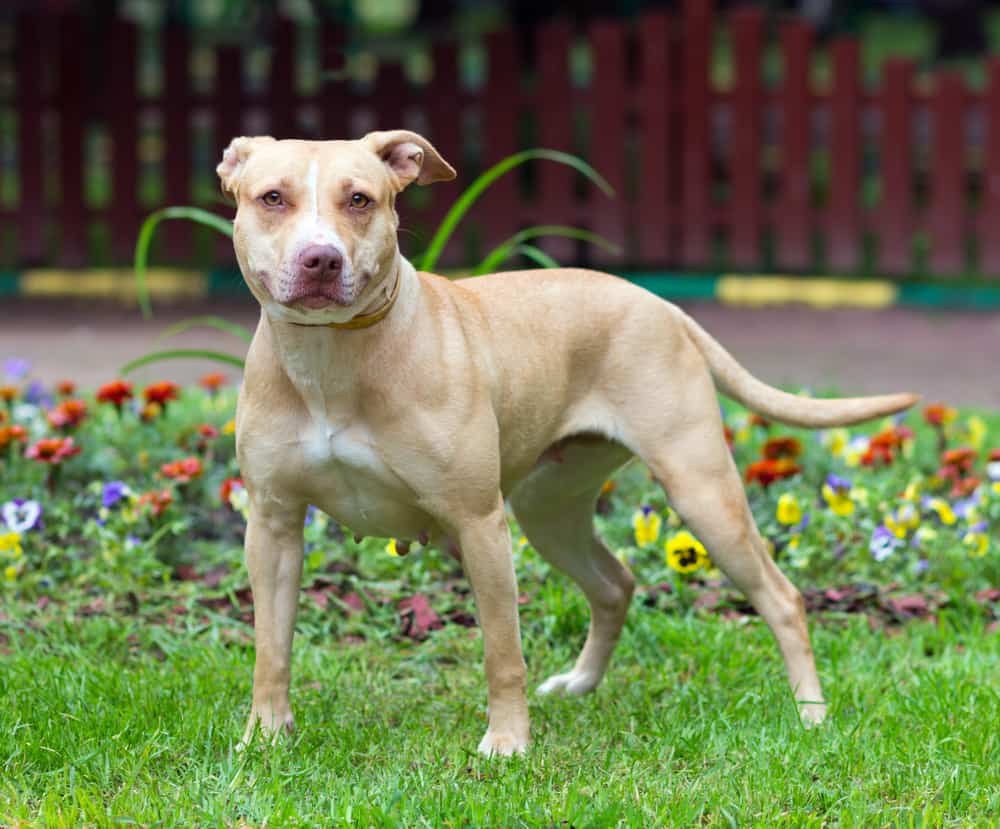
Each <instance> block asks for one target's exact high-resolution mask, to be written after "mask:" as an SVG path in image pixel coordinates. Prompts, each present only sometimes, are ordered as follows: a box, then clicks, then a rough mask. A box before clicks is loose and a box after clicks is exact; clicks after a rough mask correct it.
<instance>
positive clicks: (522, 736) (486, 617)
mask: <svg viewBox="0 0 1000 829" xmlns="http://www.w3.org/2000/svg"><path fill="white" fill-rule="evenodd" d="M458 536H459V546H460V547H461V551H462V563H463V565H464V567H465V572H466V575H467V576H468V578H469V582H470V583H471V585H472V591H473V593H474V595H475V598H476V606H477V607H478V609H479V623H480V625H481V626H482V630H483V649H484V651H485V656H486V685H487V700H488V705H489V726H488V728H487V730H486V735H485V736H484V737H483V739H482V741H481V742H480V743H479V751H480V752H481V753H483V754H485V755H487V756H489V755H492V754H502V755H509V754H514V753H515V752H523V751H524V750H525V749H526V748H527V746H528V733H529V728H528V702H527V699H526V697H525V691H524V687H525V673H526V672H525V666H524V657H523V656H522V655H521V631H520V626H519V624H518V617H517V582H516V580H515V576H514V559H513V555H512V551H511V541H510V528H509V527H508V526H507V517H506V514H505V513H504V509H503V501H502V500H500V501H499V505H498V507H497V509H496V510H495V511H494V512H493V513H490V514H489V515H487V516H485V517H479V518H476V519H474V520H467V521H464V522H462V523H461V524H460V526H459V530H458Z"/></svg>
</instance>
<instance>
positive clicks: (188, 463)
mask: <svg viewBox="0 0 1000 829" xmlns="http://www.w3.org/2000/svg"><path fill="white" fill-rule="evenodd" d="M201 473H202V467H201V460H200V459H199V458H195V457H191V458H184V459H183V460H179V461H173V462H171V463H165V464H163V466H161V467H160V474H161V475H162V476H163V477H164V478H170V479H171V480H174V481H177V483H179V484H186V483H188V482H189V481H191V480H192V479H194V478H199V477H201Z"/></svg>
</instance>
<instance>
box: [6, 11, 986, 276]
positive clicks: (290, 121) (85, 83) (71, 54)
mask: <svg viewBox="0 0 1000 829" xmlns="http://www.w3.org/2000/svg"><path fill="white" fill-rule="evenodd" d="M88 25H90V24H89V23H88V21H87V20H86V19H84V18H82V17H79V16H74V15H64V16H60V17H58V18H43V17H41V16H37V15H30V14H29V15H25V16H21V17H19V18H17V19H16V21H13V22H11V23H10V24H9V27H8V28H9V29H10V31H9V32H8V35H9V36H8V37H7V38H6V39H5V40H4V41H3V42H5V43H7V44H8V45H9V46H10V48H9V49H7V50H6V52H5V53H3V54H0V78H2V79H3V80H4V82H3V83H0V127H2V130H3V133H2V134H0V154H2V155H0V160H2V167H0V228H2V230H0V244H2V248H0V264H2V265H4V266H7V267H25V266H29V265H38V264H47V265H49V264H51V265H62V266H70V267H72V266H82V265H85V264H93V263H94V260H95V257H96V258H98V259H101V258H103V259H105V260H106V261H107V262H108V263H120V264H123V263H127V262H128V261H129V260H130V257H131V253H132V249H133V246H134V240H135V234H136V231H137V228H138V226H139V223H140V221H141V219H142V217H143V216H144V215H145V214H147V213H148V212H149V211H150V210H151V209H153V208H155V207H156V206H160V205H164V204H190V203H199V202H202V203H204V202H206V200H208V199H209V198H210V197H211V196H210V194H211V193H213V192H216V191H215V185H214V177H213V169H214V166H215V163H216V160H217V158H218V156H219V155H220V153H221V151H222V148H223V147H224V146H225V144H226V143H227V142H228V140H229V138H230V137H231V136H233V135H236V134H241V133H256V132H267V133H271V134H274V135H276V136H279V137H288V136H302V137H346V136H350V135H357V134H360V133H363V132H364V131H366V130H368V129H375V128H379V129H388V128H394V127H399V126H408V127H411V128H416V129H419V130H421V131H423V132H424V133H425V134H427V135H428V137H430V138H431V140H433V141H434V142H435V144H436V145H437V146H438V148H439V149H440V150H441V152H442V154H443V155H444V156H445V157H446V158H448V159H449V160H451V161H452V163H453V164H454V165H455V166H456V167H457V168H458V169H459V172H460V176H459V180H458V181H457V182H453V183H449V184H446V185H439V186H436V187H435V188H432V192H431V193H430V194H426V195H425V197H424V198H423V199H422V203H421V201H420V200H411V202H410V203H409V204H407V205H405V206H404V207H403V221H404V225H406V226H408V227H410V228H415V229H416V230H417V235H418V237H420V238H418V239H417V241H416V242H408V244H409V246H410V247H411V249H413V248H415V247H419V245H420V244H422V243H426V239H427V231H428V229H429V228H430V227H431V225H432V224H433V222H434V221H435V220H436V219H438V218H440V216H441V215H443V212H444V210H445V209H446V208H447V206H448V204H449V203H450V202H451V201H453V200H454V198H455V197H456V195H457V194H458V193H459V192H460V191H461V189H462V187H463V186H465V185H467V184H468V183H469V182H470V181H471V174H472V173H473V172H475V171H476V170H479V169H482V168H483V167H484V166H485V165H487V164H489V163H491V162H493V161H495V160H498V159H500V158H502V157H503V156H505V155H507V154H509V153H512V152H515V151H516V150H518V149H523V148H525V147H527V146H543V147H551V148H556V149H561V150H567V151H570V152H577V153H579V154H581V155H583V156H584V157H586V158H588V159H589V160H590V161H591V162H592V163H593V164H594V165H595V166H596V167H597V168H598V169H599V170H600V171H601V172H602V173H603V174H604V175H605V176H606V177H607V178H608V180H609V181H610V182H611V184H612V185H613V186H614V187H615V189H616V191H617V196H616V198H614V199H608V198H606V197H604V196H603V195H602V194H600V193H599V192H597V191H595V190H594V188H592V187H590V186H588V185H586V183H585V182H583V181H582V180H581V179H580V178H579V177H578V176H577V175H576V174H575V173H574V172H572V171H571V170H569V169H568V168H564V167H561V166H558V165H555V164H550V163H538V164H537V165H536V166H534V167H533V169H532V170H530V171H528V172H526V173H523V174H521V175H515V176H509V177H507V178H505V179H503V180H502V181H501V182H500V183H499V184H498V185H497V186H496V187H494V188H493V189H492V190H491V191H490V192H489V193H488V194H487V196H486V197H485V198H484V199H483V200H482V202H481V203H480V204H479V205H478V206H477V207H476V208H475V210H474V214H473V215H472V216H471V217H470V221H469V223H468V225H467V227H466V239H465V241H464V243H463V241H462V240H457V241H456V243H455V244H453V245H452V248H451V249H450V251H449V256H450V259H451V261H452V262H457V261H460V260H461V259H462V258H463V256H465V255H466V253H467V252H468V249H469V248H470V247H473V248H478V249H479V250H483V249H484V248H485V247H486V246H489V245H492V244H496V243H499V242H500V241H502V240H503V239H505V238H507V237H508V236H509V235H511V234H512V233H514V232H516V231H517V230H518V229H520V228H523V227H524V226H526V225H529V224H532V223H540V222H541V223H545V224H575V225H579V226H583V227H588V228H590V229H592V230H595V231H597V232H598V233H601V234H603V235H604V236H606V237H608V238H609V239H611V240H613V241H615V242H617V243H618V244H619V245H620V246H621V249H622V253H621V254H620V255H614V254H609V253H604V252H602V251H599V250H595V249H584V248H581V247H578V246H577V245H576V243H571V242H567V241H564V240H553V241H551V242H549V243H548V245H547V249H548V250H549V252H550V253H552V254H553V255H555V256H556V257H557V258H561V259H562V260H564V261H567V262H568V261H572V260H578V261H588V262H591V263H594V264H597V265H601V266H605V267H618V268H625V267H628V268H633V269H664V268H675V269H676V268H683V269H688V270H707V269H712V268H720V267H727V268H732V269H740V270H754V271H757V270H762V269H769V270H782V271H786V272H794V273H805V272H810V271H826V272H838V273H848V274H850V273H878V274H888V275H899V276H905V275H908V274H914V273H924V272H931V273H935V274H941V275H946V276H948V275H966V274H970V273H980V274H986V275H990V276H994V277H996V276H1000V232H996V231H994V229H993V228H992V227H991V220H993V222H995V221H997V220H998V219H1000V58H992V59H990V60H989V61H988V64H987V67H986V77H987V81H986V84H985V88H984V89H982V90H977V89H972V88H969V86H968V85H967V84H966V83H965V81H964V79H963V77H962V76H960V75H959V74H956V73H955V72H952V71H939V72H937V73H935V74H926V73H925V74H920V73H918V72H917V71H916V68H915V67H914V65H913V64H912V63H910V62H908V61H906V60H902V59H897V60H890V61H889V62H888V63H887V64H886V65H885V66H884V67H883V71H882V72H881V76H880V77H879V78H878V79H877V80H876V81H875V82H872V83H868V82H866V79H864V78H863V77H862V74H863V73H862V68H861V61H860V56H859V44H858V42H857V41H856V40H853V39H851V38H843V39H839V40H836V41H834V42H832V43H830V44H828V45H826V46H824V48H823V50H822V55H821V60H820V61H819V62H817V60H816V54H817V44H816V39H815V36H814V34H813V32H812V31H811V30H810V29H809V27H808V26H807V25H806V24H805V23H803V22H802V21H800V20H797V19H794V18H792V19H785V20H783V21H780V22H779V23H778V24H777V26H776V27H775V30H774V33H773V37H772V32H771V29H770V27H769V26H768V25H767V21H766V20H765V18H764V16H763V14H762V12H761V11H760V10H759V9H757V8H754V7H746V8H741V9H737V10H736V11H735V12H733V13H732V14H731V15H728V16H727V17H726V18H721V17H720V16H718V15H717V14H716V12H715V10H714V9H713V5H712V3H711V2H710V0H686V2H684V3H683V6H682V9H681V11H680V12H679V13H678V14H677V15H673V14H669V13H665V12H663V13H661V12H657V13H648V14H645V15H644V16H642V17H641V19H639V20H638V21H618V20H599V21H595V22H592V23H590V24H587V25H586V26H583V27H577V26H575V25H572V24H570V23H568V22H561V21H557V22H552V23H549V24H547V25H545V26H542V27H541V28H539V29H537V30H535V31H530V32H524V31H504V32H499V33H496V34H493V35H491V36H489V37H488V38H487V39H486V40H485V41H484V42H483V43H481V44H478V48H479V54H480V55H481V56H485V72H484V74H483V76H482V78H481V79H480V81H477V80H476V79H475V78H473V79H472V80H471V81H470V80H469V78H468V77H466V75H467V73H463V72H461V71H460V56H461V55H462V54H463V50H465V49H467V48H475V47H476V46H477V45H476V44H473V45H472V46H471V47H470V46H469V45H468V44H456V43H452V42H441V43H437V44H436V45H434V46H433V47H432V49H431V60H432V65H433V77H432V79H431V80H430V81H429V82H426V81H425V82H419V83H418V82H414V81H413V80H412V79H411V78H410V77H409V76H408V75H407V74H406V73H405V72H404V71H403V69H402V68H401V67H400V66H398V65H392V64H383V65H380V66H379V69H378V72H377V75H376V77H375V79H374V81H373V82H372V83H370V84H368V85H367V86H361V85H358V84H356V83H349V82H346V81H335V80H327V81H324V82H321V83H318V82H314V83H312V84H311V85H310V83H308V80H309V78H310V76H312V80H313V81H316V80H317V78H319V77H321V76H323V73H324V72H328V71H329V70H330V69H332V68H335V67H336V66H337V65H338V63H339V60H340V52H341V49H340V44H341V43H342V42H343V41H342V33H341V32H338V31H336V30H332V29H330V30H327V29H324V30H321V31H319V32H318V33H317V32H315V30H314V31H313V35H312V36H313V38H314V39H313V41H312V42H313V43H318V44H319V46H320V48H319V50H318V52H317V54H318V55H319V59H318V64H317V65H313V66H312V68H311V69H310V67H309V66H306V67H305V71H304V72H303V71H302V59H301V55H302V50H301V49H300V42H299V41H298V38H301V37H305V34H304V33H303V30H302V29H300V28H298V27H297V26H295V25H294V24H293V23H292V22H291V21H287V20H283V21H281V22H280V23H279V25H278V27H277V29H276V30H275V31H274V32H273V33H272V36H271V37H270V38H269V43H268V49H267V51H268V55H267V61H268V65H269V66H270V70H269V71H267V72H266V73H265V74H264V83H263V84H261V83H250V82H249V80H248V78H249V77H250V74H251V73H249V72H248V70H247V67H248V60H247V54H246V53H245V50H241V49H239V48H235V47H224V48H218V49H214V50H209V52H214V55H212V57H214V72H212V73H209V75H210V76H211V78H212V80H211V82H210V83H208V84H206V83H203V82H196V80H197V79H196V78H195V74H196V73H193V72H192V57H193V55H194V52H193V51H192V50H193V49H194V48H195V46H196V44H193V43H192V42H191V34H190V33H189V32H188V31H186V30H182V29H174V28H166V29H163V30H160V31H159V32H155V33H152V34H150V33H148V32H143V31H140V30H139V29H137V28H136V27H135V26H133V25H131V24H129V23H126V22H117V23H116V24H115V29H114V32H113V35H112V38H111V42H112V43H113V49H111V50H110V51H109V53H108V54H94V50H92V49H88V43H89V39H88V29H87V26H88ZM722 26H724V27H725V28H724V30H722V31H725V32H726V33H727V36H726V38H725V39H722V38H720V37H718V36H717V33H718V31H719V30H720V29H719V27H722ZM150 37H153V39H154V41H153V45H154V47H155V48H154V49H153V51H154V52H155V53H156V54H157V55H158V57H157V58H156V61H154V63H155V66H153V75H154V76H158V77H159V78H160V82H159V84H158V85H156V84H154V85H153V87H154V88H153V91H152V92H150V91H149V89H147V88H145V87H144V86H143V84H142V83H140V77H139V76H140V72H147V71H148V70H149V64H150V60H149V53H148V51H143V50H147V49H148V48H149V43H148V41H149V38H150ZM720 42H724V43H727V44H728V47H727V48H726V49H725V51H724V53H722V52H720V48H719V44H720ZM198 49H200V51H199V52H198V53H197V54H198V56H200V57H199V59H200V58H204V57H205V54H207V53H206V51H205V49H204V47H201V46H198ZM720 55H722V57H720ZM581 60H582V63H581ZM766 65H778V66H780V71H779V72H776V73H771V74H774V75H775V77H773V78H771V77H767V74H768V73H766V72H765V66H766ZM580 66H583V69H582V70H580V69H579V67H580ZM574 67H576V68H574ZM303 75H304V76H305V78H306V82H304V81H303ZM147 86H148V85H147ZM218 208H219V210H220V212H223V213H226V212H227V211H226V208H225V207H224V206H222V205H218ZM194 239H195V236H194V233H193V231H192V228H190V227H187V226H182V225H180V224H177V223H174V225H173V226H172V227H170V228H169V231H168V233H167V234H166V236H165V240H164V244H163V245H162V246H161V249H160V251H159V252H158V256H159V257H160V260H161V261H162V260H169V261H174V262H191V263H193V262H194V261H196V260H198V259H199V257H200V261H201V263H202V264H204V262H205V258H206V257H208V258H210V259H212V260H214V261H215V262H217V263H218V264H230V263H232V254H231V252H229V250H228V248H227V246H226V245H224V244H219V243H214V242H213V243H212V244H211V245H210V246H209V247H208V248H207V249H206V248H205V245H204V244H202V245H201V246H200V247H198V246H197V245H195V244H194ZM421 239H422V241H421ZM102 240H103V241H102ZM95 251H96V252H95Z"/></svg>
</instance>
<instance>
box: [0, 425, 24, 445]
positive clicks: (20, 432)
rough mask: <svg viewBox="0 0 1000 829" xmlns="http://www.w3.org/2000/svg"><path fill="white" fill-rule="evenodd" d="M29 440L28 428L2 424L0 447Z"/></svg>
mask: <svg viewBox="0 0 1000 829" xmlns="http://www.w3.org/2000/svg"><path fill="white" fill-rule="evenodd" d="M27 440H28V430H27V429H25V428H24V427H23V426H0V449H3V448H4V447H5V446H7V445H8V444H11V443H14V441H17V442H18V443H26V442H27Z"/></svg>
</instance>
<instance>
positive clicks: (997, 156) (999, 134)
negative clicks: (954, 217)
mask: <svg viewBox="0 0 1000 829" xmlns="http://www.w3.org/2000/svg"><path fill="white" fill-rule="evenodd" d="M987 83H988V85H987V87H986V94H985V96H984V99H985V102H986V130H987V133H986V153H985V158H984V160H983V203H982V206H981V207H980V209H979V222H978V226H977V232H978V235H979V246H980V263H979V269H980V270H981V271H982V272H983V273H986V274H989V275H990V276H993V277H998V276H1000V233H997V228H996V217H997V216H1000V57H994V58H991V59H990V61H989V77H988V81H987Z"/></svg>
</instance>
